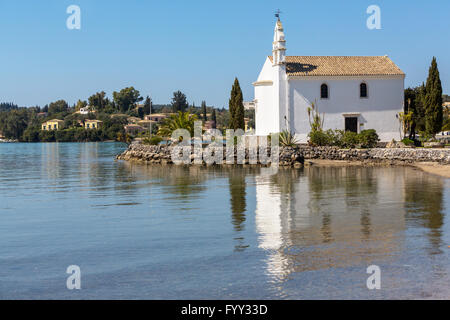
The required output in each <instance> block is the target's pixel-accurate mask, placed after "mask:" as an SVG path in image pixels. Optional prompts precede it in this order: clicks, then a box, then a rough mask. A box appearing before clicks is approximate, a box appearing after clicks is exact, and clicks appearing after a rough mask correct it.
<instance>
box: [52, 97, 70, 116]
mask: <svg viewBox="0 0 450 320" xmlns="http://www.w3.org/2000/svg"><path fill="white" fill-rule="evenodd" d="M68 110H69V105H68V104H67V102H66V101H64V100H58V101H55V102H52V103H50V104H49V105H48V114H49V115H52V116H54V115H56V114H58V113H65V112H68Z"/></svg>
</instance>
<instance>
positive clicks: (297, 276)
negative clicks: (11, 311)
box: [0, 143, 450, 299]
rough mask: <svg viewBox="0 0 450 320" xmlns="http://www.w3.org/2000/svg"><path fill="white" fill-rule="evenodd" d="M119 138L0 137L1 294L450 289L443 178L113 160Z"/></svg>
mask: <svg viewBox="0 0 450 320" xmlns="http://www.w3.org/2000/svg"><path fill="white" fill-rule="evenodd" d="M124 148H125V146H124V145H122V144H119V143H84V144H77V143H67V144H64V143H53V144H50V143H49V144H44V143H43V144H0V298H2V299H21V298H26V299H94V298H96V299H107V298H112V299H117V298H125V299H139V298H143V299H305V298H309V299H323V298H331V299H354V298H355V299H356V298H357V299H387V298H393V299H397V298H407V299H408V298H411V299H413V298H447V299H449V298H450V288H449V280H450V263H449V262H450V248H449V246H450V219H449V214H450V209H449V207H450V188H449V186H450V181H449V180H446V179H443V178H440V177H437V176H433V175H429V174H426V173H423V172H421V171H418V170H413V169H411V168H403V167H396V168H359V167H343V168H305V169H303V170H291V169H289V170H278V171H275V170H273V169H269V168H253V169H251V168H232V169H231V168H227V169H225V168H203V167H189V168H185V167H173V166H170V167H169V166H168V167H152V166H145V165H138V164H130V163H126V162H121V161H114V156H115V155H116V154H118V153H119V152H121V151H122V150H124ZM69 265H78V266H79V267H80V268H81V287H82V288H81V290H68V289H67V288H66V279H67V277H68V276H69V275H68V274H66V269H67V267H68V266H69ZM370 265H377V266H379V267H380V269H381V289H380V290H368V289H367V287H366V280H367V278H368V277H369V275H368V274H367V273H366V269H367V267H368V266H370Z"/></svg>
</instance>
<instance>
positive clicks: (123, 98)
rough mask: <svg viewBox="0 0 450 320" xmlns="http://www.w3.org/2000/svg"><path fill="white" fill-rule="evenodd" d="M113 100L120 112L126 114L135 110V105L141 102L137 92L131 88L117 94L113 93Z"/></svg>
mask: <svg viewBox="0 0 450 320" xmlns="http://www.w3.org/2000/svg"><path fill="white" fill-rule="evenodd" d="M113 99H114V103H115V104H116V106H117V108H118V109H119V111H120V112H127V111H129V110H130V109H133V108H135V107H136V104H137V103H138V102H139V101H142V100H143V98H142V97H141V94H140V93H139V91H138V90H136V89H134V88H133V87H127V88H124V89H122V90H120V91H119V92H116V91H114V92H113Z"/></svg>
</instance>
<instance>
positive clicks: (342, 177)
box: [255, 167, 443, 281]
mask: <svg viewBox="0 0 450 320" xmlns="http://www.w3.org/2000/svg"><path fill="white" fill-rule="evenodd" d="M394 170H395V174H394ZM255 182H256V212H255V223H256V230H257V232H258V246H259V248H261V249H264V250H267V252H268V258H267V261H266V263H267V273H268V275H269V277H270V278H271V279H272V280H274V281H282V280H283V279H286V278H287V277H288V276H289V274H291V273H295V272H303V271H312V270H319V269H327V268H340V267H349V266H353V265H359V264H363V265H366V266H368V265H370V264H373V263H374V262H377V263H380V262H383V261H384V262H388V261H389V260H390V259H393V258H394V257H395V256H396V255H397V254H398V253H400V252H402V251H403V250H404V246H405V243H404V242H405V230H406V229H407V228H409V227H412V228H414V227H422V228H423V227H425V228H426V230H427V236H428V239H429V247H428V250H429V253H430V254H435V253H439V252H440V247H441V246H442V239H441V235H442V230H441V229H442V225H443V180H442V179H441V178H439V177H435V176H432V175H429V174H425V173H422V172H420V171H416V170H412V169H410V168H395V169H394V168H362V167H320V168H318V167H310V168H305V169H304V171H298V170H282V169H280V170H278V171H276V172H274V171H273V169H270V168H262V169H261V171H260V174H259V175H257V176H256V177H255Z"/></svg>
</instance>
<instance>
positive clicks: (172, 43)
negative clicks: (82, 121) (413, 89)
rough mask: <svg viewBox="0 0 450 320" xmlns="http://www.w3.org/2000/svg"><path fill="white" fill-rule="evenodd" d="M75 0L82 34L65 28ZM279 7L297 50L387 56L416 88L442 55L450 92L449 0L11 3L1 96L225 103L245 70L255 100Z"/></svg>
mask: <svg viewBox="0 0 450 320" xmlns="http://www.w3.org/2000/svg"><path fill="white" fill-rule="evenodd" d="M274 3H278V4H277V5H275V4H274ZM71 4H76V5H78V6H79V7H80V8H81V30H68V29H67V28H66V19H67V17H68V16H69V15H68V14H67V13H66V8H67V7H68V6H69V5H71ZM371 4H377V5H379V6H380V7H381V19H382V30H372V31H371V30H368V29H367V27H366V19H367V17H368V15H367V14H366V9H367V7H368V6H369V5H371ZM277 8H279V9H280V10H281V11H282V12H283V13H282V21H283V24H284V28H285V33H286V39H287V49H288V50H287V54H288V55H385V54H387V55H389V56H390V57H391V59H393V61H394V62H395V63H397V64H398V65H399V66H400V68H401V69H402V70H403V71H404V72H406V74H407V77H406V86H413V85H418V84H419V83H421V82H422V81H425V79H426V76H427V73H428V67H429V65H430V62H431V58H432V57H433V56H436V57H437V59H438V64H439V69H440V72H441V80H442V83H443V87H444V92H446V93H450V73H449V70H450V41H449V32H450V1H448V0H429V1H418V0H410V1H406V0H404V1H401V0H370V1H366V0H346V1H336V0H322V1H310V0H308V1H306V0H303V1H302V0H295V1H281V0H279V1H266V0H240V1H235V0H227V1H211V0H204V1H203V0H192V1H186V0H172V1H144V0H140V1H139V0H127V1H111V0H110V1H107V0H95V1H94V0H71V1H65V0H53V1H50V0H42V1H31V0H30V1H21V0H14V1H13V0H1V2H0V39H1V49H0V61H1V71H0V72H1V73H0V74H1V76H0V101H8V102H9V101H11V102H15V103H17V104H18V105H20V106H30V105H41V106H43V105H45V104H47V103H49V102H51V101H55V100H57V99H65V100H67V101H68V102H69V103H71V104H72V103H75V102H76V101H77V100H78V99H79V98H80V99H83V100H84V99H87V98H88V97H89V96H90V95H91V94H93V93H95V92H96V91H101V90H104V91H106V93H107V94H108V95H109V96H111V95H112V91H118V90H120V89H121V88H124V87H126V86H134V87H135V88H136V89H138V90H139V91H140V92H141V94H142V95H147V94H149V95H151V96H152V98H153V101H154V102H155V103H168V102H169V101H170V98H171V97H172V93H173V91H175V90H181V91H183V92H184V93H186V95H187V97H188V100H189V101H190V102H192V101H194V102H195V104H196V105H199V104H200V102H201V100H206V101H207V103H208V105H215V106H217V107H223V106H225V107H227V103H228V96H229V93H230V89H231V85H232V83H233V79H234V77H235V76H237V77H238V78H239V80H240V82H241V87H242V89H243V92H244V99H245V100H250V99H253V88H252V85H251V83H252V82H253V81H255V80H256V78H257V76H258V73H259V71H260V69H261V67H262V65H263V63H264V60H265V57H266V56H267V55H269V54H271V45H272V44H271V42H272V37H273V28H274V23H275V18H274V15H273V12H274V11H275V10H276V9H277Z"/></svg>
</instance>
